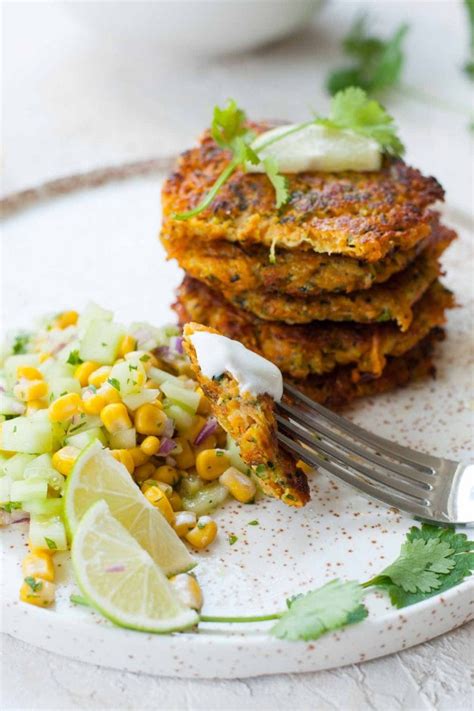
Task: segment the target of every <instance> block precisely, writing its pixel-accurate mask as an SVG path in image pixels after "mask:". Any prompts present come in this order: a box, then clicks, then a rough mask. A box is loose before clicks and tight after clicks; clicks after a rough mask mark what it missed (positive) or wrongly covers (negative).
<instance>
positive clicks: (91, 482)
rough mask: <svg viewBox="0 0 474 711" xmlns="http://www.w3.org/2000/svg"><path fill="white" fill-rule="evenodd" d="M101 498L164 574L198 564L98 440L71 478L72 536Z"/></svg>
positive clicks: (68, 517)
mask: <svg viewBox="0 0 474 711" xmlns="http://www.w3.org/2000/svg"><path fill="white" fill-rule="evenodd" d="M99 499H103V500H104V501H106V503H107V504H108V506H109V508H110V511H111V512H112V515H113V516H115V518H116V519H117V520H118V521H120V523H121V524H122V525H123V526H125V528H126V529H127V531H128V532H129V533H130V534H131V535H132V536H133V537H134V538H135V539H136V540H137V541H138V543H139V544H140V545H141V546H142V548H144V549H145V550H146V551H147V552H148V553H149V554H150V556H151V557H152V558H153V560H154V561H155V563H157V564H158V565H159V566H160V568H161V570H162V571H163V572H164V573H165V575H168V576H169V575H176V574H177V573H184V572H186V571H187V570H190V569H191V568H193V567H194V566H195V565H196V562H195V561H194V559H193V558H192V557H191V555H190V554H189V551H188V549H187V548H186V546H185V545H184V543H183V542H182V541H181V539H180V538H179V537H178V535H177V534H176V532H175V531H174V529H173V528H172V527H171V526H170V525H169V523H168V522H167V521H166V519H165V518H164V516H163V515H162V514H161V513H160V511H159V510H158V509H156V508H155V507H154V506H152V504H150V503H149V501H148V500H147V499H146V498H145V497H144V496H143V494H142V492H141V491H140V489H139V488H138V487H137V485H136V484H135V482H134V481H133V479H132V477H131V476H130V474H129V473H128V471H127V469H126V468H125V467H124V465H123V464H121V463H120V462H118V461H117V460H116V459H114V458H113V457H112V455H111V454H110V452H108V451H107V450H106V449H103V447H102V445H101V444H100V442H98V441H94V442H91V444H90V445H89V446H88V447H86V448H85V449H84V451H83V452H82V453H81V454H80V456H79V457H78V458H77V461H76V463H75V465H74V468H73V470H72V472H71V474H70V475H69V477H68V481H67V487H66V494H65V501H64V514H65V520H66V527H67V529H68V533H69V536H70V537H71V538H74V536H75V533H76V530H77V527H78V525H79V521H80V520H81V518H82V516H83V515H84V514H85V512H86V511H87V510H88V508H89V507H90V506H91V505H92V504H94V503H95V502H96V501H99Z"/></svg>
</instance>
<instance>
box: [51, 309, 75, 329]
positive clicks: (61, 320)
mask: <svg viewBox="0 0 474 711" xmlns="http://www.w3.org/2000/svg"><path fill="white" fill-rule="evenodd" d="M78 318H79V314H78V313H77V311H63V312H62V313H60V314H59V315H58V316H57V317H56V320H55V322H54V325H55V327H56V328H61V329H63V328H67V327H68V326H74V325H75V324H76V323H77V319H78Z"/></svg>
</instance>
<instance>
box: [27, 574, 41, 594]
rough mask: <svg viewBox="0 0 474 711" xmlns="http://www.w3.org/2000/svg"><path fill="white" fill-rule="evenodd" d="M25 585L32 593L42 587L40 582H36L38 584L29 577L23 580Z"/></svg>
mask: <svg viewBox="0 0 474 711" xmlns="http://www.w3.org/2000/svg"><path fill="white" fill-rule="evenodd" d="M25 583H26V584H27V585H28V587H30V588H31V589H32V591H33V592H37V591H38V590H41V588H42V587H43V583H42V582H41V580H38V582H36V580H35V579H34V578H32V577H31V576H28V577H27V578H25Z"/></svg>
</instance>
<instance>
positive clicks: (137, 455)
mask: <svg viewBox="0 0 474 711" xmlns="http://www.w3.org/2000/svg"><path fill="white" fill-rule="evenodd" d="M128 451H129V452H130V454H131V455H132V459H133V461H134V464H135V466H136V467H139V466H140V465H141V464H146V463H147V462H148V461H149V459H150V457H149V456H148V454H145V452H143V451H142V450H141V449H140V447H131V448H130V449H129V450H128Z"/></svg>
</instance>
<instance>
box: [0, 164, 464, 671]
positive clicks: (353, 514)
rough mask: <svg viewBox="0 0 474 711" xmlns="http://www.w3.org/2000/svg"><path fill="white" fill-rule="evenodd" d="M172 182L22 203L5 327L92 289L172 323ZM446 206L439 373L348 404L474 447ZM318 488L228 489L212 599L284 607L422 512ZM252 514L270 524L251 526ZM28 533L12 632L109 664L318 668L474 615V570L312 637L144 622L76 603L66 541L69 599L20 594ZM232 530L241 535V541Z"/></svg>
mask: <svg viewBox="0 0 474 711" xmlns="http://www.w3.org/2000/svg"><path fill="white" fill-rule="evenodd" d="M151 167H153V166H151ZM155 167H156V166H155ZM138 170H140V167H139V168H138ZM131 172H133V171H131ZM124 174H127V171H125V172H124ZM106 178H107V175H106V174H104V175H99V176H97V175H96V176H94V181H95V182H96V183H100V182H102V180H105V179H106ZM82 182H83V183H84V184H88V183H89V182H90V181H89V180H84V181H82ZM160 182H161V178H160V175H159V174H155V175H152V176H149V177H143V176H142V177H139V178H134V179H132V178H130V179H127V180H124V181H122V182H111V183H106V184H105V185H103V186H102V187H98V188H96V189H91V188H86V189H83V190H80V191H77V190H76V191H73V192H70V193H69V194H66V195H64V196H61V197H57V198H56V199H54V200H46V201H44V200H42V201H41V200H39V201H37V202H36V203H35V204H34V205H33V206H30V207H29V208H28V209H20V210H19V211H18V210H17V211H16V213H15V214H13V215H12V216H10V217H9V218H8V219H7V221H6V224H5V228H4V247H3V258H4V270H3V271H4V277H3V313H4V314H5V327H7V328H17V327H19V326H21V327H26V328H27V327H28V326H29V325H31V324H32V322H33V321H34V319H35V317H37V316H38V315H41V314H42V313H44V312H51V311H53V312H54V311H58V310H60V309H61V308H63V307H64V308H65V307H68V308H78V309H81V308H82V307H83V306H84V305H85V303H86V302H87V301H88V300H90V299H92V300H94V301H97V302H98V303H100V304H103V305H104V306H106V307H108V308H112V309H113V310H114V311H115V313H116V315H117V317H118V318H119V319H120V320H123V321H132V320H136V319H140V320H141V319H143V320H150V321H152V322H155V323H157V324H160V323H163V322H165V321H169V320H174V315H173V312H172V311H171V310H170V308H169V306H170V303H171V302H172V300H173V289H174V288H175V287H176V286H177V284H178V283H179V281H180V278H181V274H180V270H179V269H178V268H177V267H176V266H175V265H174V264H173V263H167V262H166V261H165V257H164V253H163V250H162V248H161V246H160V245H159V243H158V241H157V240H156V239H155V237H156V234H157V232H158V227H159V219H160V216H159V212H160V209H159V204H160V201H159V191H160ZM76 183H77V181H72V182H67V181H66V183H64V182H60V183H59V184H57V185H55V186H54V188H53V190H49V191H48V190H46V191H43V193H44V194H46V195H48V193H54V192H61V191H62V190H64V189H70V188H72V187H75V186H76ZM40 196H41V192H40V193H35V194H33V195H32V197H33V199H36V198H38V197H40ZM30 197H31V196H30ZM27 200H28V195H27V196H23V197H22V198H20V199H19V201H18V205H19V206H20V207H21V205H22V203H25V202H26V201H27ZM10 204H12V203H10ZM447 219H448V221H449V222H450V224H452V225H453V226H455V227H457V228H458V229H459V232H460V240H459V241H458V242H457V243H456V244H455V245H454V246H453V247H451V249H450V250H449V252H448V254H447V255H446V257H445V259H444V262H445V265H446V268H447V272H448V274H447V278H446V281H447V283H448V285H450V286H451V287H452V288H453V289H454V291H455V292H456V294H457V295H458V299H459V301H460V302H461V303H462V305H463V308H462V309H456V310H454V311H453V312H452V313H451V314H450V318H449V327H448V339H447V341H445V342H444V343H443V344H441V345H440V347H439V350H438V377H437V379H436V380H433V381H427V382H424V383H420V384H415V385H413V386H411V387H410V388H408V389H405V390H401V391H399V392H397V393H394V394H390V395H386V396H380V397H378V398H376V399H367V400H365V401H364V402H361V403H358V404H357V405H356V406H354V408H353V409H352V410H351V412H350V416H351V417H353V418H354V419H355V420H356V421H357V422H358V423H360V424H362V425H364V426H367V427H368V428H370V429H373V430H376V431H377V433H378V434H381V435H383V436H386V437H389V438H393V439H395V440H397V441H398V442H400V443H402V444H406V445H409V446H413V447H417V448H420V449H422V450H425V451H428V452H432V453H434V454H441V455H446V456H450V457H453V458H471V459H472V452H471V453H470V452H469V451H468V447H469V442H470V441H471V438H470V430H469V427H470V422H471V420H472V409H473V400H472V397H473V396H472V394H470V393H469V385H470V381H469V375H468V372H469V371H468V369H469V359H470V347H469V341H470V336H469V330H468V324H469V314H468V304H467V303H466V302H467V300H468V298H469V295H472V286H471V282H470V274H469V270H468V268H467V266H466V265H467V264H468V263H469V261H470V255H469V248H470V234H469V232H468V230H467V227H466V224H465V222H463V220H464V219H465V218H463V216H462V215H459V214H458V215H454V214H453V215H449V214H448V216H447ZM312 495H313V498H312V502H311V503H310V504H309V505H308V506H306V507H305V508H304V509H303V510H300V511H294V510H291V509H289V508H287V507H285V506H283V505H282V504H280V503H279V502H276V501H272V500H269V499H262V500H260V501H259V502H258V503H257V504H255V505H252V506H243V505H240V504H238V503H236V502H234V503H229V504H228V505H226V506H225V507H224V508H223V509H222V510H220V511H219V512H218V513H217V514H216V517H217V520H218V524H219V530H220V535H219V540H218V543H217V544H216V545H214V546H213V548H212V551H211V552H210V553H209V554H202V555H200V556H199V567H198V570H197V573H198V576H199V580H200V582H201V585H202V587H203V590H204V593H205V612H206V613H207V614H219V613H220V614H226V615H231V614H251V613H254V614H263V613H265V612H273V611H277V610H281V609H283V608H284V605H285V598H287V597H288V596H290V595H293V594H296V593H299V592H304V591H308V590H310V589H312V588H315V587H318V586H320V585H322V584H323V583H325V582H327V581H329V580H330V579H332V578H334V577H335V576H338V577H341V578H343V579H357V580H360V581H363V580H367V579H368V578H369V577H371V576H372V575H373V574H375V573H376V572H378V571H380V570H381V569H382V568H383V567H385V566H386V565H388V563H389V562H390V561H391V560H392V559H394V558H395V557H396V555H397V554H398V552H399V548H400V544H401V542H402V540H403V538H404V536H405V533H406V532H407V530H408V528H409V527H410V526H411V525H412V524H413V521H411V520H410V519H409V518H408V517H405V516H403V515H401V514H399V513H398V512H396V511H394V510H387V509H386V508H384V507H383V506H381V505H380V506H379V505H377V504H374V503H370V502H367V501H366V500H365V499H363V498H361V497H359V496H357V495H355V494H354V493H353V492H352V491H351V490H349V489H347V488H345V487H343V486H339V485H338V484H336V483H334V482H333V481H331V480H330V479H329V478H328V477H326V475H324V474H322V473H321V474H317V475H315V477H314V480H313V482H312ZM254 519H257V520H258V521H259V525H258V526H249V525H248V523H249V521H251V520H254ZM25 533H26V526H25V524H18V525H16V526H12V527H10V529H9V530H5V531H3V532H2V536H1V537H2V540H3V553H2V555H3V558H2V561H1V567H0V570H1V571H2V573H3V575H2V582H1V598H2V601H3V605H4V609H3V629H4V631H6V632H7V633H9V634H11V635H13V636H15V637H18V638H19V639H22V640H24V641H26V642H29V643H31V644H32V645H36V646H39V647H42V648H45V649H48V650H52V651H55V652H57V653H59V654H63V655H66V656H69V657H72V658H74V659H79V660H82V661H88V662H94V663H96V664H101V665H104V666H109V667H116V668H120V669H126V670H131V671H146V672H148V673H152V674H158V675H167V676H177V677H186V676H189V677H228V678H230V677H245V676H253V675H258V674H274V673H281V672H297V671H311V670H318V669H325V668H329V667H334V666H341V665H344V664H349V663H352V662H358V661H362V660H366V659H370V658H373V657H378V656H382V655H385V654H389V653H391V652H395V651H398V650H401V649H404V648H406V647H409V646H411V645H414V644H418V643H420V642H423V641H425V640H428V639H431V638H432V637H435V636H436V635H439V634H442V633H444V632H446V631H448V630H450V629H453V628H454V627H456V626H458V625H461V624H463V623H464V622H466V621H467V620H468V619H471V617H472V612H470V609H471V610H472V590H473V584H472V583H471V582H470V581H468V582H465V583H463V584H462V585H460V586H458V587H456V588H453V589H452V590H450V591H448V592H447V593H445V594H444V595H442V596H435V597H432V598H430V599H429V600H427V601H425V602H423V603H421V604H419V605H415V606H412V607H409V608H405V609H403V610H401V611H397V610H395V609H393V608H392V607H391V606H390V605H389V604H388V603H387V599H386V598H385V597H384V596H383V595H381V594H376V593H373V592H372V593H370V594H369V595H368V597H367V603H368V607H369V610H370V615H369V618H368V619H367V620H366V621H364V622H363V623H361V624H358V625H354V626H353V627H349V628H347V629H346V630H343V631H341V632H337V633H334V634H330V635H327V636H325V637H322V638H321V639H319V640H318V641H317V642H314V643H309V644H308V643H303V642H301V643H290V642H281V641H278V640H276V639H273V638H271V637H270V636H268V634H266V631H265V630H266V629H268V627H266V626H265V624H264V623H261V624H259V625H238V626H237V625H233V626H231V625H228V626H224V625H219V626H218V625H210V624H207V625H202V626H201V628H200V631H199V632H198V633H186V634H178V635H174V636H163V637H159V636H152V635H147V634H141V633H138V632H137V633H135V632H130V631H127V630H123V629H120V628H118V627H114V626H113V625H111V624H110V623H108V622H107V621H105V620H104V619H102V618H101V617H100V616H98V615H97V614H95V613H94V612H92V611H90V610H89V609H86V608H81V607H77V606H74V605H72V604H71V603H70V602H69V595H70V593H71V592H73V591H76V589H75V586H74V583H73V581H72V579H71V576H70V570H69V562H68V557H67V555H66V554H63V555H62V556H61V557H60V556H59V555H58V556H57V557H56V561H57V568H58V582H59V585H58V590H59V594H58V601H57V603H56V605H55V608H54V609H51V610H41V609H37V608H35V607H32V606H29V605H25V604H21V603H19V602H18V589H19V586H20V582H21V570H20V562H21V558H22V557H23V555H24V553H25V550H26V538H25ZM230 533H232V534H234V535H236V536H238V540H237V542H236V543H235V544H234V545H232V546H231V545H230V544H229V542H228V534H230ZM76 592H77V591H76ZM470 604H471V607H470Z"/></svg>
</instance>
